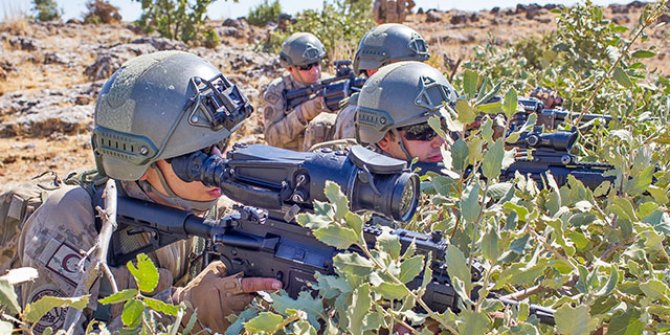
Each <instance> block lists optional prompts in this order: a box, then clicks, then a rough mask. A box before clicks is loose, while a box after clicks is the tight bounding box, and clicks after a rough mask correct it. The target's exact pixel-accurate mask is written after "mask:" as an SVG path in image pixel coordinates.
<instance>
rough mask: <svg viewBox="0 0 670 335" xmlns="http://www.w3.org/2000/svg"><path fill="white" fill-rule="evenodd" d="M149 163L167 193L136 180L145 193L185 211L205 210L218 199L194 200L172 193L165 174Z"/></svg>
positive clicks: (144, 181)
mask: <svg viewBox="0 0 670 335" xmlns="http://www.w3.org/2000/svg"><path fill="white" fill-rule="evenodd" d="M151 165H152V167H153V168H154V170H155V171H156V174H157V175H158V180H160V182H161V186H163V189H164V190H165V192H167V194H168V195H164V194H162V193H161V192H158V190H156V188H154V187H153V186H152V185H151V184H150V183H149V182H147V181H146V180H140V181H138V184H139V185H140V187H141V188H142V190H143V191H144V192H146V193H147V194H150V195H152V196H155V197H157V198H158V199H160V200H161V201H163V202H165V203H167V204H170V205H174V206H177V207H179V208H182V209H185V210H187V211H195V212H205V211H207V210H209V209H210V208H212V207H213V206H214V205H216V203H217V201H218V200H219V199H214V200H210V201H195V200H186V199H183V198H181V197H179V196H178V195H177V194H175V193H174V191H173V190H172V187H170V185H168V183H167V180H166V179H165V175H164V174H163V171H161V169H160V168H159V167H158V166H157V165H156V163H152V164H151Z"/></svg>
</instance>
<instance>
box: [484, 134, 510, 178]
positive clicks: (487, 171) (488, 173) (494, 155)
mask: <svg viewBox="0 0 670 335" xmlns="http://www.w3.org/2000/svg"><path fill="white" fill-rule="evenodd" d="M504 141H505V140H504V139H503V138H499V139H497V140H496V142H495V143H494V144H493V145H492V146H490V147H489V150H488V151H487V152H486V154H485V155H484V162H483V163H482V173H483V174H484V177H486V178H488V179H489V180H493V179H494V178H498V176H500V170H501V169H502V163H503V158H504V157H505V147H504Z"/></svg>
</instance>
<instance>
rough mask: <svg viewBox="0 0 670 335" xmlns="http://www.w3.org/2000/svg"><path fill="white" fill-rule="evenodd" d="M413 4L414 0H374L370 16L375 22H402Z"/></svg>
mask: <svg viewBox="0 0 670 335" xmlns="http://www.w3.org/2000/svg"><path fill="white" fill-rule="evenodd" d="M414 6H415V4H414V0H375V2H374V4H373V5H372V16H373V18H374V20H375V22H377V24H382V23H403V22H405V18H406V17H407V14H409V13H411V12H412V9H413V8H414Z"/></svg>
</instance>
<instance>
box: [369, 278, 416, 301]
mask: <svg viewBox="0 0 670 335" xmlns="http://www.w3.org/2000/svg"><path fill="white" fill-rule="evenodd" d="M373 290H374V291H375V292H376V293H379V294H381V295H382V297H384V299H388V300H400V299H402V298H405V297H406V296H407V295H408V294H409V290H408V289H407V287H406V286H405V285H402V284H391V283H386V282H383V283H381V284H379V286H376V287H373Z"/></svg>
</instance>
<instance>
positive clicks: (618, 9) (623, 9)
mask: <svg viewBox="0 0 670 335" xmlns="http://www.w3.org/2000/svg"><path fill="white" fill-rule="evenodd" d="M609 8H610V10H611V11H612V14H628V13H629V12H630V11H629V10H628V6H626V5H617V4H611V5H609Z"/></svg>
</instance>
